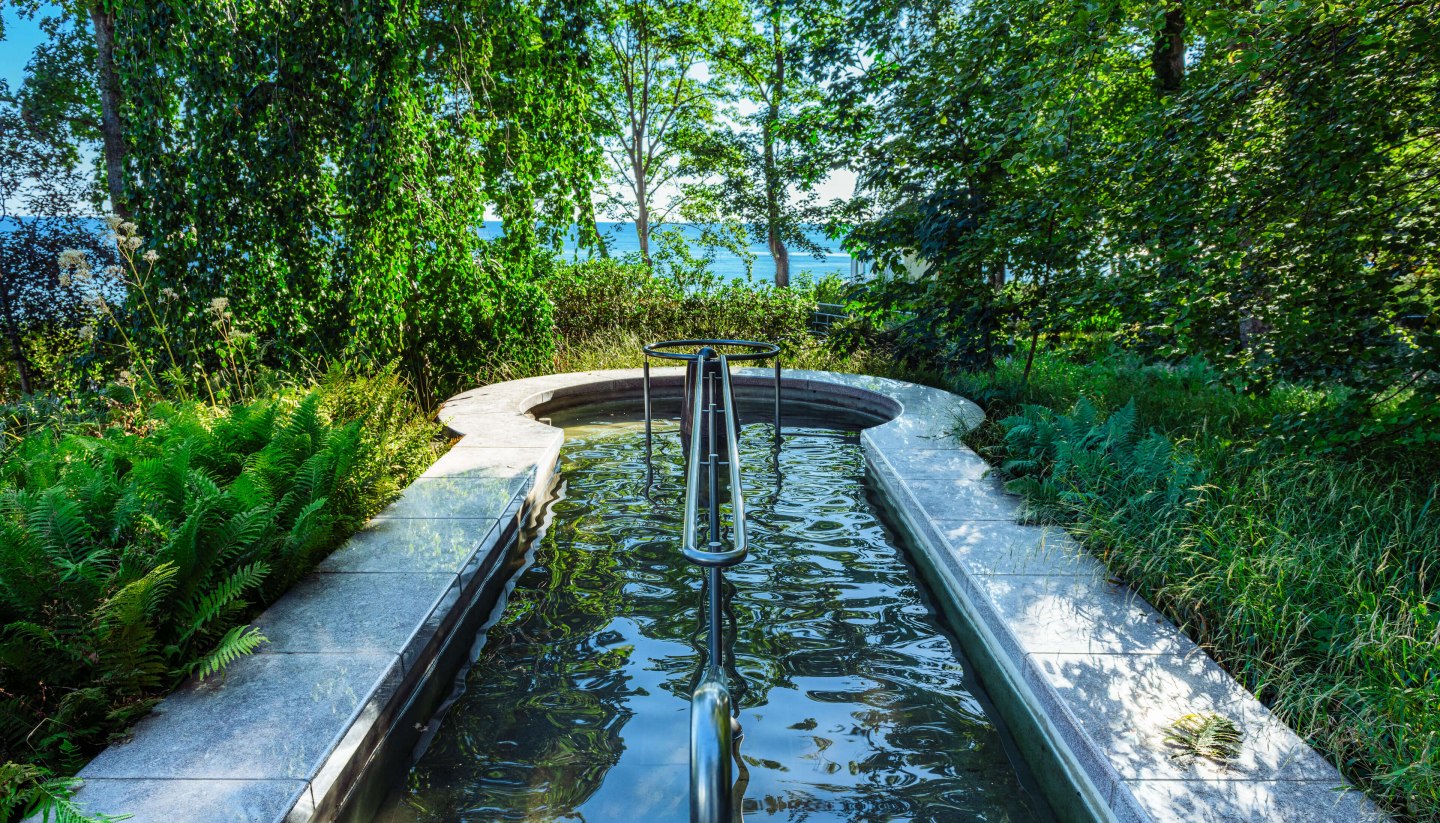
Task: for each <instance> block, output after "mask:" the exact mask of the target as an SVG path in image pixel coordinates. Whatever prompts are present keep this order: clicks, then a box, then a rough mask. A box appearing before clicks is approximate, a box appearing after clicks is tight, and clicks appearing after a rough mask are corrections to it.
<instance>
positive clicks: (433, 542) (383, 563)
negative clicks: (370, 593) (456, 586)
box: [319, 517, 500, 574]
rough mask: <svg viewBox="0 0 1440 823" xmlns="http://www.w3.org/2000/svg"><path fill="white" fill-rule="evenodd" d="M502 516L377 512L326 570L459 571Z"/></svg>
mask: <svg viewBox="0 0 1440 823" xmlns="http://www.w3.org/2000/svg"><path fill="white" fill-rule="evenodd" d="M499 524H500V520H499V519H498V518H493V517H489V518H486V517H479V518H460V517H450V518H444V519H414V518H410V519H400V520H396V519H393V518H388V517H377V518H375V519H374V520H371V521H370V522H369V523H368V524H366V526H365V528H363V529H361V530H360V531H358V532H356V533H355V534H354V535H352V536H351V537H350V540H349V542H347V543H346V544H345V545H344V546H342V547H341V548H340V549H338V550H336V551H335V552H334V553H333V554H331V555H330V556H329V557H327V558H325V560H324V562H322V563H321V564H320V567H319V571H320V572H321V573H347V572H348V573H356V574H365V573H376V572H394V573H406V574H426V573H439V572H449V573H450V574H459V573H460V571H461V570H462V569H463V568H465V566H466V564H467V563H468V562H469V561H470V559H471V558H472V557H473V556H474V555H475V553H476V550H477V549H479V548H480V546H481V545H482V544H484V543H485V542H486V540H487V539H489V538H491V537H492V536H493V535H494V532H495V531H496V529H497V528H498V527H499Z"/></svg>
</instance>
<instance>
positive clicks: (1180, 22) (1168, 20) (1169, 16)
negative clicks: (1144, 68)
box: [1150, 0, 1185, 97]
mask: <svg viewBox="0 0 1440 823" xmlns="http://www.w3.org/2000/svg"><path fill="white" fill-rule="evenodd" d="M1150 68H1151V69H1152V70H1153V71H1154V72H1155V89H1156V91H1158V92H1159V93H1160V96H1162V97H1164V96H1166V95H1170V94H1174V93H1175V92H1177V91H1180V85H1181V83H1183V82H1184V80H1185V4H1184V2H1183V1H1182V0H1173V5H1172V6H1171V7H1170V8H1169V9H1168V10H1167V11H1166V12H1165V24H1164V26H1162V27H1161V29H1160V33H1159V34H1158V35H1156V37H1155V50H1154V51H1153V52H1151V54H1150Z"/></svg>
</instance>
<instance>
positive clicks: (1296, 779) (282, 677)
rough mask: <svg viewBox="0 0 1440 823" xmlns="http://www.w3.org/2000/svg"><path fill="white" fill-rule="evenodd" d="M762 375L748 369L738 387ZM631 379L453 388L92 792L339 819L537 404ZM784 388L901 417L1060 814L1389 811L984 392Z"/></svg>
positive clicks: (207, 811) (148, 817)
mask: <svg viewBox="0 0 1440 823" xmlns="http://www.w3.org/2000/svg"><path fill="white" fill-rule="evenodd" d="M681 372H682V370H681V369H671V368H662V369H654V370H652V375H653V377H654V385H655V387H656V388H657V389H658V390H660V391H662V392H664V391H668V392H669V393H670V395H671V396H673V395H674V393H675V391H676V389H678V387H679V385H680V381H681ZM771 374H772V373H771V372H770V371H769V370H766V369H739V370H737V371H736V375H737V386H739V387H742V388H744V387H749V386H769V385H770V384H771V382H770V381H771V380H773V377H772V376H771ZM640 380H641V372H640V370H639V369H629V370H614V371H599V372H577V373H572V374H561V375H547V376H543V377H535V378H530V379H526V380H515V381H510V382H506V383H498V384H494V385H490V386H485V387H482V388H478V389H474V390H472V391H468V392H464V393H462V394H459V395H456V396H455V397H453V398H451V399H450V400H448V401H447V402H446V403H445V404H444V406H443V407H442V408H441V411H440V420H441V422H443V423H445V424H446V425H447V426H448V427H449V428H450V429H451V431H452V432H454V433H455V434H456V435H458V436H459V438H460V439H459V441H458V442H457V443H456V444H455V448H453V449H451V450H450V451H449V452H448V453H447V454H445V455H444V456H443V457H441V458H440V459H439V460H438V461H437V462H436V463H435V464H434V465H433V466H431V467H430V469H429V470H428V471H426V472H425V473H424V474H423V475H422V476H421V477H420V478H419V479H418V480H416V481H415V483H414V484H412V485H411V486H410V487H409V488H408V489H406V491H405V492H404V494H402V496H401V497H400V499H399V500H397V501H396V502H395V503H393V504H392V505H391V506H390V507H388V508H387V509H386V510H385V511H384V512H382V513H381V514H380V515H379V516H377V517H376V518H375V519H374V520H372V521H371V523H369V524H368V525H367V526H366V527H365V528H364V529H363V530H362V531H360V532H359V533H358V534H356V535H355V536H353V537H352V538H351V539H350V540H349V541H348V542H347V543H346V544H345V545H344V546H343V547H342V548H341V549H339V550H338V551H336V552H335V553H334V554H332V555H331V556H330V557H329V558H327V559H326V560H325V561H324V562H323V563H322V564H321V565H320V567H319V568H318V569H317V571H316V572H315V573H314V574H312V575H310V576H309V577H307V578H306V579H305V580H303V581H301V583H300V584H299V585H297V586H296V587H295V588H294V589H293V590H291V591H290V592H289V593H287V594H286V595H285V596H284V597H282V598H281V599H280V600H279V601H277V602H276V603H275V604H273V605H272V606H271V607H270V608H269V609H268V610H267V611H266V612H265V613H264V614H262V615H261V616H260V618H258V620H257V621H256V624H257V625H258V626H260V628H261V630H262V631H263V632H264V633H265V635H266V636H267V637H268V638H269V643H267V644H266V645H265V646H264V647H263V648H262V649H261V650H260V651H259V652H257V653H256V654H254V655H252V656H250V657H247V658H243V659H241V660H239V661H237V662H236V663H234V664H233V665H231V666H230V667H229V668H228V669H227V670H226V672H225V673H224V674H223V675H222V676H219V677H213V678H211V679H210V680H207V681H204V682H199V681H191V682H189V683H187V684H186V685H184V686H183V687H181V688H180V689H179V690H178V691H176V692H175V693H174V694H172V695H170V696H169V697H167V698H166V699H165V700H163V701H162V702H161V703H160V704H159V705H158V706H157V707H156V709H155V710H154V711H153V712H152V713H151V714H150V716H148V717H146V718H145V719H144V720H142V721H140V723H139V724H137V726H136V727H135V729H134V732H133V735H132V737H131V738H130V739H129V740H128V741H127V742H123V743H118V744H116V745H113V746H111V747H110V748H108V749H106V750H105V751H104V752H102V753H101V754H100V755H99V756H97V757H96V758H95V759H94V760H93V761H91V763H90V764H89V765H87V766H86V767H85V768H84V769H83V770H82V771H81V772H80V775H79V776H80V778H81V780H82V781H83V785H82V788H81V789H80V791H79V793H78V794H77V800H78V802H79V803H80V804H81V806H82V807H83V808H85V809H86V810H87V811H90V812H92V813H97V812H98V813H105V814H132V815H133V817H132V818H131V819H132V820H133V821H135V823H152V822H153V823H160V822H161V821H165V822H166V823H169V822H170V821H181V820H184V821H195V823H218V822H219V821H227V823H228V821H237V822H238V821H245V823H251V822H252V821H265V822H266V823H269V822H270V821H276V822H277V823H278V822H279V821H285V823H302V821H310V820H331V819H335V818H336V816H337V815H339V814H340V813H341V811H342V810H343V809H344V808H345V807H346V803H347V799H348V798H351V797H352V796H354V795H355V794H359V793H363V792H362V791H361V790H362V789H363V788H364V786H363V785H362V784H363V783H364V777H365V776H366V769H367V766H368V765H369V764H370V763H371V762H372V760H374V759H375V758H376V757H377V755H376V752H377V751H379V750H380V749H381V748H382V744H383V743H384V742H385V740H386V739H387V738H388V737H389V736H391V735H392V734H393V735H399V734H400V733H401V731H402V730H403V727H404V724H405V723H409V722H411V721H412V720H413V717H412V716H411V715H410V714H407V713H406V711H405V709H406V707H407V706H411V705H412V704H414V703H415V702H416V701H417V698H416V695H417V694H418V693H419V692H421V691H422V690H423V689H425V688H426V686H427V682H428V681H434V680H435V679H436V678H437V677H438V676H440V675H438V674H437V673H438V672H440V668H438V667H439V666H440V665H441V664H439V663H437V660H439V659H440V658H441V655H442V654H443V652H442V650H443V649H447V648H449V647H450V646H452V645H466V646H468V642H465V643H461V644H451V643H450V642H449V641H451V640H452V639H456V638H457V637H458V638H460V639H461V640H462V641H468V637H467V636H465V635H466V632H467V631H469V630H473V629H466V628H464V627H466V626H469V625H471V624H470V623H466V622H465V620H464V619H462V616H463V615H465V614H466V613H468V611H469V610H470V609H471V606H472V604H473V603H474V602H476V601H477V599H478V598H479V596H480V592H481V591H482V589H484V588H485V587H487V586H489V587H494V586H496V585H503V581H499V580H498V574H497V570H498V569H499V568H500V567H501V565H502V564H501V563H500V562H499V561H500V559H501V556H502V555H504V554H505V551H506V548H507V545H508V544H509V542H510V541H511V539H512V538H513V535H514V533H515V529H516V524H517V523H518V521H519V519H520V518H521V517H522V516H523V515H524V513H525V511H526V510H527V509H528V508H529V507H530V506H531V505H533V504H535V503H537V502H538V501H539V500H540V498H541V497H542V496H543V495H544V494H545V493H546V492H547V491H548V489H549V488H550V484H551V481H552V479H553V478H552V475H553V471H554V468H555V463H556V458H557V456H558V454H559V449H560V446H561V443H562V442H563V439H564V436H563V434H562V432H561V431H560V430H558V429H556V428H553V427H551V426H549V425H546V424H545V423H542V422H540V421H538V420H536V419H534V417H532V416H531V415H532V414H543V413H545V411H546V410H547V409H552V408H559V407H561V406H565V405H579V404H582V403H590V402H602V401H606V400H619V399H626V400H635V399H638V397H639V394H640ZM783 390H784V392H785V394H786V396H787V397H788V398H791V399H809V400H819V401H823V402H828V403H831V404H835V405H841V406H844V407H847V408H853V409H857V410H861V411H865V412H868V413H870V414H873V415H876V416H877V417H880V418H882V419H887V422H885V423H883V424H881V425H878V426H875V427H872V428H868V429H866V430H864V432H863V433H862V436H861V443H862V448H863V450H864V452H865V455H866V461H867V464H868V466H869V468H870V471H871V475H872V479H873V482H874V483H875V484H876V485H877V486H878V487H879V488H880V489H881V490H882V491H883V492H884V494H885V496H886V498H887V499H888V502H889V504H890V507H891V509H892V510H893V513H894V514H895V516H896V517H897V518H898V519H899V520H900V521H901V525H902V527H903V528H904V529H905V530H906V531H908V532H909V533H910V535H909V536H910V537H911V543H912V546H913V548H914V549H915V551H917V552H918V553H920V554H921V555H922V557H920V558H918V559H919V560H920V562H921V563H922V565H924V566H925V567H926V568H927V569H928V570H929V571H930V572H931V574H932V576H933V577H935V578H937V582H938V584H939V586H938V588H939V589H940V590H941V591H939V592H938V594H940V595H941V596H942V600H948V602H947V603H945V604H943V605H945V606H946V607H947V611H953V612H958V613H959V614H960V615H961V616H962V617H963V620H962V622H963V623H964V626H963V627H962V630H961V634H962V640H967V642H965V644H964V645H965V646H966V652H967V654H968V656H969V657H970V658H971V660H972V662H974V664H975V665H976V667H977V668H978V669H979V672H978V673H979V674H980V676H981V679H982V682H984V683H985V685H986V686H987V688H988V690H989V691H990V692H991V694H992V697H994V698H995V699H996V702H997V705H999V706H1000V709H1001V714H1002V716H1004V717H1005V719H1006V721H1007V722H1009V723H1010V725H1011V726H1012V727H1013V728H1014V730H1015V732H1016V736H1017V740H1018V742H1019V743H1020V747H1021V749H1022V750H1024V751H1025V752H1026V753H1027V756H1028V759H1030V760H1031V761H1032V764H1031V765H1032V767H1033V768H1034V769H1035V770H1036V772H1037V777H1038V778H1039V782H1040V783H1041V785H1042V787H1043V788H1045V790H1046V792H1047V794H1048V795H1050V797H1051V800H1052V803H1053V805H1054V806H1055V807H1056V810H1057V812H1058V813H1059V814H1060V816H1061V817H1062V818H1063V819H1102V820H1116V821H1126V823H1128V822H1129V821H1171V820H1186V821H1211V820H1214V821H1229V820H1246V821H1250V820H1273V821H1316V822H1317V823H1319V822H1320V821H1345V823H1355V821H1371V820H1373V821H1381V820H1385V819H1386V818H1384V816H1383V815H1381V814H1380V813H1379V811H1378V810H1377V809H1376V808H1375V807H1374V806H1373V804H1371V803H1370V802H1369V800H1368V799H1366V798H1365V797H1364V795H1363V794H1361V793H1360V792H1358V791H1354V790H1353V789H1352V788H1351V787H1350V786H1349V785H1348V784H1347V783H1346V782H1345V780H1344V779H1343V778H1342V777H1341V776H1340V775H1339V774H1338V773H1337V772H1336V771H1335V769H1334V768H1333V767H1332V766H1331V765H1330V764H1329V763H1328V762H1326V761H1325V760H1324V758H1322V757H1321V756H1320V755H1319V754H1318V753H1316V752H1315V751H1314V750H1312V749H1311V748H1309V747H1308V746H1307V745H1306V744H1305V743H1304V742H1303V741H1302V740H1300V738H1299V737H1297V736H1296V735H1295V734H1294V733H1293V732H1292V731H1291V730H1290V729H1288V728H1287V727H1285V726H1284V724H1282V723H1280V722H1279V721H1278V720H1276V719H1275V718H1274V717H1273V716H1272V715H1271V714H1270V712H1269V711H1268V710H1267V709H1266V708H1265V707H1264V706H1262V705H1261V704H1260V703H1259V702H1258V701H1256V700H1255V699H1254V698H1253V697H1252V696H1251V695H1249V694H1248V693H1246V692H1245V691H1244V689H1242V688H1241V687H1240V686H1239V685H1238V684H1237V683H1235V681H1234V680H1233V679H1231V678H1230V677H1229V676H1228V675H1227V674H1225V672H1224V671H1223V670H1221V669H1220V667H1219V666H1218V665H1217V664H1216V663H1215V662H1214V661H1213V660H1211V659H1210V658H1209V657H1208V656H1207V655H1206V654H1205V653H1204V652H1203V651H1202V650H1200V649H1199V648H1197V647H1196V646H1195V645H1194V644H1193V643H1191V642H1190V641H1189V640H1188V639H1187V638H1186V637H1185V636H1184V635H1183V634H1182V633H1181V632H1180V631H1179V630H1178V629H1176V628H1175V627H1174V626H1173V625H1172V624H1170V623H1169V622H1168V621H1166V620H1165V619H1164V618H1163V617H1162V616H1161V615H1160V614H1159V613H1158V612H1156V611H1155V610H1154V609H1153V608H1151V607H1150V606H1149V605H1148V604H1147V603H1145V602H1144V601H1143V600H1142V599H1140V598H1139V597H1138V596H1136V595H1135V594H1134V593H1132V592H1130V591H1129V590H1128V589H1126V588H1124V587H1121V586H1117V585H1115V584H1113V583H1111V582H1110V581H1109V579H1108V576H1107V574H1106V573H1105V570H1104V568H1103V566H1102V565H1101V564H1100V563H1099V561H1097V560H1095V559H1094V558H1093V557H1091V556H1089V555H1088V554H1086V553H1084V552H1083V551H1082V550H1081V549H1080V548H1079V547H1078V546H1077V545H1076V544H1075V543H1074V542H1073V541H1072V540H1071V539H1070V538H1068V537H1067V536H1066V535H1065V534H1064V532H1063V531H1058V530H1055V529H1048V528H1041V527H1036V526H1025V525H1018V524H1017V522H1016V520H1017V518H1018V517H1019V516H1020V515H1021V514H1022V512H1021V507H1020V503H1019V501H1018V500H1017V499H1015V498H1014V497H1012V496H1010V495H1007V494H1006V493H1004V491H1003V490H1002V489H1001V488H1000V486H999V484H998V482H997V481H996V480H994V478H992V477H990V476H989V475H988V474H987V472H988V466H987V465H986V464H985V462H984V461H983V460H981V459H980V458H979V457H978V456H977V455H976V454H975V453H974V452H973V451H971V450H970V449H969V448H967V447H966V446H964V445H963V444H962V443H961V442H960V440H959V439H958V437H957V436H956V435H957V434H958V433H960V432H963V431H965V430H967V429H968V428H970V427H973V426H976V425H978V424H979V423H980V422H981V421H982V420H983V419H984V415H983V413H982V412H981V411H980V409H979V407H977V406H976V405H975V404H974V403H971V402H970V401H968V400H965V399H964V398H961V397H958V396H956V395H954V394H950V393H948V392H944V391H940V390H937V389H932V388H928V387H925V386H919V385H915V384H912V383H905V382H902V381H897V380H889V379H885V378H877V377H869V376H863V375H846V374H837V373H831V372H812V371H798V370H787V371H786V372H785V373H784V380H783ZM452 656H453V655H452ZM454 665H456V666H458V663H456V664H454ZM429 685H430V687H431V688H432V689H433V688H434V684H433V683H429ZM1209 711H1213V712H1218V713H1220V714H1223V715H1225V716H1227V717H1230V718H1232V719H1233V720H1235V721H1236V722H1237V723H1238V724H1240V726H1241V728H1242V729H1243V730H1244V732H1245V742H1244V751H1243V754H1242V756H1241V757H1240V758H1239V760H1238V761H1237V762H1236V763H1234V764H1232V765H1231V766H1230V767H1228V768H1224V769H1222V768H1219V767H1216V766H1213V765H1211V764H1208V763H1205V762H1201V763H1197V764H1193V765H1190V766H1184V765H1181V764H1180V763H1178V762H1177V761H1176V760H1174V759H1173V758H1172V757H1171V756H1170V755H1171V751H1170V750H1168V749H1167V747H1166V745H1165V743H1164V742H1163V739H1162V735H1163V732H1164V730H1165V728H1166V726H1167V725H1168V724H1169V723H1170V722H1171V721H1173V720H1175V719H1176V718H1178V717H1180V716H1182V715H1185V714H1189V713H1192V712H1209ZM421 719H422V721H423V720H424V719H425V718H421ZM1036 761H1040V762H1036ZM374 779H375V778H374V777H373V776H372V782H373V780H374Z"/></svg>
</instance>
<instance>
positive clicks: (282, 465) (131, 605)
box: [0, 375, 437, 821]
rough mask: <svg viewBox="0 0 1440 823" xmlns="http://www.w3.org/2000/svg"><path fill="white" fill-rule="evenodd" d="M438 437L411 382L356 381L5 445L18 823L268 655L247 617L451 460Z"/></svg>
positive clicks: (6, 603)
mask: <svg viewBox="0 0 1440 823" xmlns="http://www.w3.org/2000/svg"><path fill="white" fill-rule="evenodd" d="M361 394H363V395H365V396H367V397H368V398H369V402H368V403H363V402H360V400H359V395H361ZM122 423H123V425H122ZM436 434H437V430H436V426H435V425H434V424H433V423H429V422H427V421H426V420H425V417H424V415H422V414H420V412H419V410H418V409H416V407H415V406H414V404H413V403H412V402H411V401H410V399H409V396H408V393H407V392H406V390H405V388H404V386H403V385H401V384H400V383H399V382H398V381H397V380H396V379H395V378H394V377H393V376H390V375H382V376H380V377H379V378H369V379H360V378H346V377H339V376H337V377H334V378H331V379H330V380H329V381H327V382H326V383H325V384H324V385H323V386H321V387H320V388H319V389H317V390H314V391H310V392H306V393H298V392H290V393H286V394H281V395H280V396H279V397H278V398H277V399H274V400H269V401H263V402H256V403H251V404H247V405H237V406H234V407H230V408H222V409H216V408H214V407H210V406H204V405H199V404H156V405H154V406H151V407H149V408H148V409H145V410H143V412H142V413H140V414H139V415H138V416H137V415H136V413H135V412H134V410H128V411H127V417H126V418H124V419H123V421H116V422H113V423H112V424H110V425H104V424H98V425H97V424H93V423H92V424H87V425H86V426H84V427H66V426H57V427H51V428H42V429H39V430H37V431H34V432H32V433H30V434H28V435H27V436H25V437H24V438H22V439H20V440H18V441H16V442H15V443H14V444H13V445H11V446H10V447H9V448H8V449H6V450H5V451H4V452H3V453H0V821H3V820H9V819H15V818H16V817H17V816H19V815H23V814H26V813H29V812H30V811H32V810H33V809H36V808H40V807H42V806H43V807H44V808H47V809H50V810H51V813H52V815H53V814H62V812H63V808H62V806H60V805H56V803H55V802H54V801H53V799H51V798H52V796H54V797H63V796H64V795H65V792H66V785H67V784H65V783H64V782H63V779H62V778H57V777H56V775H65V774H70V773H73V771H74V770H75V769H77V768H78V767H79V766H81V765H82V764H83V763H84V761H85V760H86V759H87V758H88V757H89V756H90V755H91V754H93V753H94V752H95V751H96V750H97V749H98V748H99V747H100V746H102V745H104V743H105V742H106V741H107V740H108V739H109V738H110V737H111V736H113V735H115V734H118V733H120V732H123V731H124V729H125V727H126V726H127V725H128V724H130V723H131V722H133V721H134V720H135V719H137V718H138V717H140V716H142V715H143V714H144V713H145V712H147V711H148V710H149V708H150V707H151V706H152V705H153V704H154V703H155V701H156V700H158V699H159V698H160V697H161V696H163V695H164V693H165V692H166V691H168V690H170V689H172V688H174V687H175V686H176V685H178V684H179V683H180V681H181V680H183V679H184V678H185V677H186V676H188V675H190V674H195V675H198V676H200V677H207V676H210V675H213V674H214V673H216V672H218V671H220V670H222V669H223V668H224V667H225V666H226V665H228V664H230V663H232V662H233V661H234V660H236V659H238V658H239V657H241V656H243V655H245V654H249V653H250V652H253V651H254V650H255V649H257V648H258V647H259V646H260V645H261V644H262V643H263V641H264V638H263V637H262V636H261V635H260V634H259V633H258V632H256V631H255V630H254V629H253V628H251V627H248V626H246V625H245V624H246V621H247V620H248V619H249V618H250V617H252V616H253V615H254V614H256V613H257V612H258V611H259V610H260V609H261V608H263V607H264V605H266V604H268V603H270V602H272V601H273V600H275V599H276V598H277V597H279V596H280V594H282V593H283V592H284V591H285V590H286V589H287V588H288V587H289V586H290V585H291V584H292V583H294V582H295V581H296V580H298V579H299V578H300V577H302V576H303V575H305V574H306V573H307V572H309V571H310V570H311V569H312V568H313V567H314V566H315V564H316V563H317V562H319V560H320V559H322V558H323V557H324V555H325V554H326V553H327V552H328V551H330V550H331V549H332V548H333V547H334V546H336V545H338V543H339V542H340V541H342V540H343V539H344V538H345V537H347V536H348V535H349V534H350V533H351V532H353V531H354V529H355V528H356V527H357V526H358V525H359V524H360V523H362V522H363V521H364V520H365V519H366V518H368V517H369V516H370V515H372V514H374V512H375V511H377V510H378V509H379V508H380V507H381V506H382V505H384V503H385V502H387V501H388V499H389V498H390V497H393V495H394V494H395V493H396V492H397V491H398V490H399V489H401V488H403V487H404V486H405V485H406V484H408V483H409V481H410V480H411V479H412V478H413V477H414V476H415V475H416V474H418V473H419V471H420V470H421V468H423V466H425V465H427V464H428V463H429V462H430V461H432V460H433V459H434V456H435V445H434V444H435V435H436ZM57 780H59V781H60V782H56V781H57ZM62 817H63V814H62Z"/></svg>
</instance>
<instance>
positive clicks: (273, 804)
mask: <svg viewBox="0 0 1440 823" xmlns="http://www.w3.org/2000/svg"><path fill="white" fill-rule="evenodd" d="M81 802H82V803H83V804H84V805H86V806H87V807H91V808H105V809H131V810H133V811H132V812H131V814H132V816H131V817H130V818H128V820H127V823H182V821H183V823H255V821H257V820H284V819H285V817H286V815H288V814H290V813H291V810H292V809H294V810H297V811H299V812H301V813H302V814H303V813H304V811H305V810H307V809H309V808H310V806H311V804H310V784H309V783H307V782H305V781H304V780H147V779H140V780H134V779H110V778H93V777H92V778H89V779H87V780H86V781H85V789H84V791H83V792H82V793H81Z"/></svg>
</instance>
